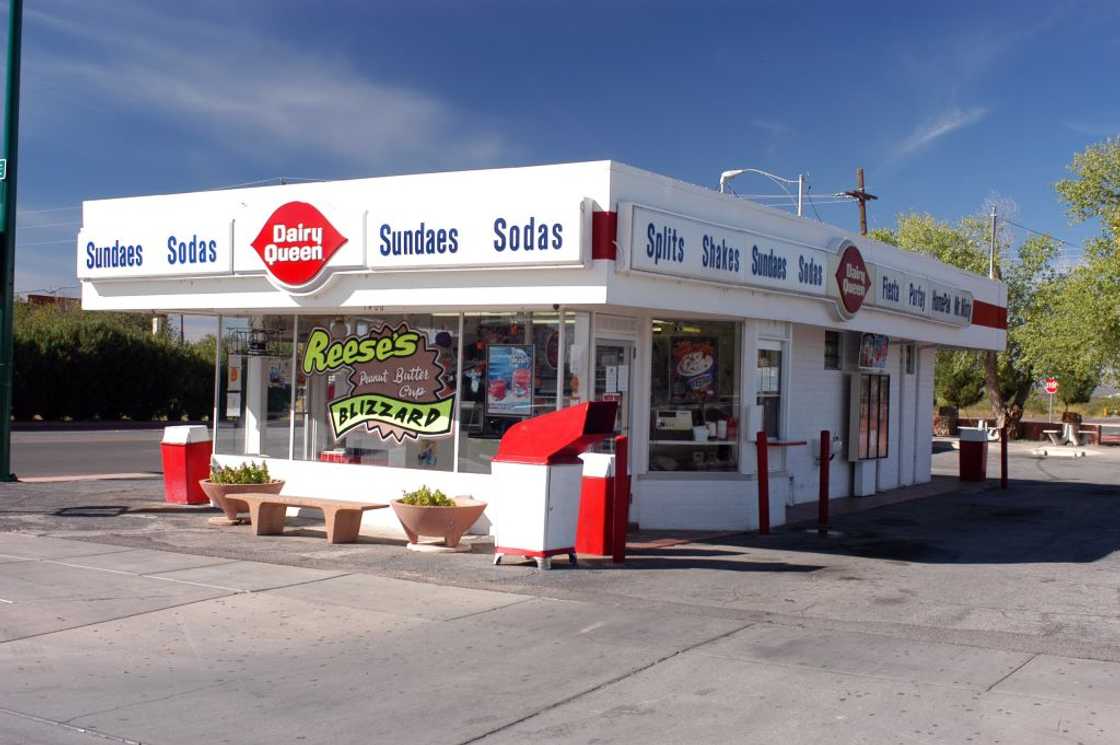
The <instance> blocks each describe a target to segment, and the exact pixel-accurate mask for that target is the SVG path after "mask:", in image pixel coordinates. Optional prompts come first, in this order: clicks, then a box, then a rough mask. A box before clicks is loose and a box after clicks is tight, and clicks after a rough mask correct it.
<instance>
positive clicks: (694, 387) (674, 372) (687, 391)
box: [669, 336, 719, 400]
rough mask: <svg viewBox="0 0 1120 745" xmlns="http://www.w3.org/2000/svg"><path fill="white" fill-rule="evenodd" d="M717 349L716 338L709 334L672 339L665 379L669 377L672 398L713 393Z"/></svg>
mask: <svg viewBox="0 0 1120 745" xmlns="http://www.w3.org/2000/svg"><path fill="white" fill-rule="evenodd" d="M717 349H718V346H717V341H716V339H715V338H713V337H697V336H689V337H677V338H674V339H673V345H672V358H671V359H670V362H669V364H670V365H671V369H670V371H669V373H670V374H669V380H670V381H672V391H673V398H674V399H677V400H685V399H708V398H715V397H716V396H717V394H718V392H719V381H717V380H716V372H717V371H718V370H719V366H718V365H717V364H716V363H717V362H718V355H717Z"/></svg>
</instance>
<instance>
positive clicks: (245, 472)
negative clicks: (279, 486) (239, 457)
mask: <svg viewBox="0 0 1120 745" xmlns="http://www.w3.org/2000/svg"><path fill="white" fill-rule="evenodd" d="M210 480H211V481H212V482H214V483H215V484H268V483H271V482H272V477H271V476H269V475H268V464H267V463H264V462H262V463H261V464H260V465H257V464H256V463H254V462H252V461H249V462H247V463H242V464H241V465H240V466H224V467H221V468H211V469H210Z"/></svg>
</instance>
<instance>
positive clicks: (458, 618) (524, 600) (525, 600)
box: [444, 597, 537, 623]
mask: <svg viewBox="0 0 1120 745" xmlns="http://www.w3.org/2000/svg"><path fill="white" fill-rule="evenodd" d="M533 600H537V598H535V597H526V598H521V599H520V600H513V601H511V602H508V603H506V604H505V605H499V606H495V607H494V608H483V609H482V610H476V611H471V612H470V613H464V614H463V615H461V616H453V617H451V618H445V619H444V622H445V623H449V622H451V621H462V620H463V619H464V618H474V617H475V616H481V615H483V614H484V613H493V612H494V611H498V610H505V609H506V608H512V607H513V606H515V605H521V604H523V603H528V602H531V601H533Z"/></svg>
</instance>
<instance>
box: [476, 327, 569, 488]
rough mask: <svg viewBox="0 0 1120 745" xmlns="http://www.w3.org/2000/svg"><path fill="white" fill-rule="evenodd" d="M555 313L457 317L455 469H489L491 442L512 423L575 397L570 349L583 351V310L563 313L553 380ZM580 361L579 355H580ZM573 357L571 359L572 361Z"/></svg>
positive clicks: (493, 445)
mask: <svg viewBox="0 0 1120 745" xmlns="http://www.w3.org/2000/svg"><path fill="white" fill-rule="evenodd" d="M560 315H561V314H560V313H559V312H537V313H529V312H508V313H467V314H465V315H464V316H463V370H462V373H461V375H460V386H461V390H462V392H463V395H462V404H461V406H462V413H461V415H460V419H459V470H460V471H464V472H467V473H489V472H490V461H491V460H492V459H493V457H494V455H495V454H496V453H497V451H498V441H499V440H501V438H502V435H503V434H505V431H506V430H507V429H509V428H510V427H511V426H513V425H514V424H516V423H517V422H520V421H522V420H523V419H526V418H528V417H531V416H537V415H539V414H544V413H547V412H549V411H555V410H556V409H557V408H558V405H557V394H558V393H559V395H560V396H561V398H560V403H561V405H570V404H572V403H578V402H579V401H580V400H581V399H582V396H583V391H582V389H581V383H580V380H579V377H578V375H576V374H574V373H573V361H572V357H573V355H572V350H573V349H575V348H577V345H578V349H580V350H581V354H582V350H584V349H586V340H581V341H577V338H576V337H577V336H581V335H584V336H585V335H586V330H587V328H588V323H587V316H586V314H576V313H564V333H563V336H564V347H565V354H564V358H565V360H564V376H563V381H562V384H563V387H562V388H560V387H558V386H559V381H558V377H559V370H558V368H559V365H560V336H561V333H560ZM581 359H582V357H581ZM578 362H579V360H577V361H576V364H578Z"/></svg>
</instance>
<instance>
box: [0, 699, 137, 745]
mask: <svg viewBox="0 0 1120 745" xmlns="http://www.w3.org/2000/svg"><path fill="white" fill-rule="evenodd" d="M0 714H7V715H8V716H11V717H17V718H19V719H26V720H28V721H30V722H35V723H37V724H49V725H52V726H54V727H60V728H62V729H64V730H68V731H70V732H74V733H77V734H82V735H89V736H90V737H96V738H99V739H101V740H108V741H109V742H117V743H122V745H144V743H142V742H140V741H139V740H130V739H128V738H127V737H121V736H119V735H112V734H109V733H108V732H101V731H100V730H95V729H88V728H86V727H77V726H75V725H73V724H67V723H66V722H59V721H57V720H54V719H47V718H46V717H39V716H35V715H34V714H24V713H23V712H22V711H15V710H13V709H7V708H4V707H3V706H0Z"/></svg>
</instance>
